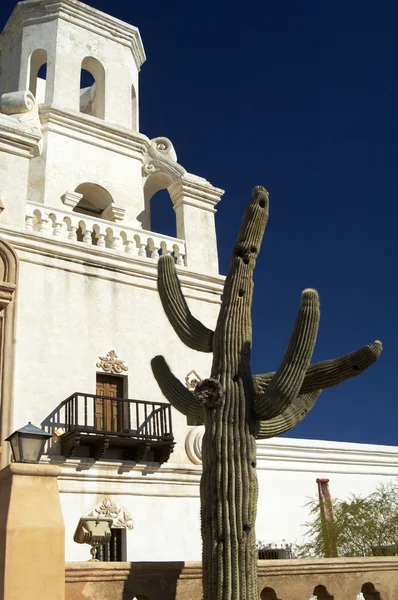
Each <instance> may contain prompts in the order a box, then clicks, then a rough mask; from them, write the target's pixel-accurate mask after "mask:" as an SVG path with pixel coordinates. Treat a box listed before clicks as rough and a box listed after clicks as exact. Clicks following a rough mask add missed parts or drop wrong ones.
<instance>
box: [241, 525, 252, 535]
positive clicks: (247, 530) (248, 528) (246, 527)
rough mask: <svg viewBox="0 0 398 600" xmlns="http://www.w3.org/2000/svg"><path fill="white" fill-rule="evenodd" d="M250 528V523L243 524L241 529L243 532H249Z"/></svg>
mask: <svg viewBox="0 0 398 600" xmlns="http://www.w3.org/2000/svg"><path fill="white" fill-rule="evenodd" d="M250 530H251V527H250V525H243V531H244V532H245V533H249V532H250Z"/></svg>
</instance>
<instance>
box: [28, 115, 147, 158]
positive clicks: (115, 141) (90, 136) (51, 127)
mask: <svg viewBox="0 0 398 600" xmlns="http://www.w3.org/2000/svg"><path fill="white" fill-rule="evenodd" d="M39 114H40V119H41V123H42V130H43V132H55V133H57V134H59V135H64V136H65V137H68V138H72V139H75V140H78V141H80V142H83V143H84V144H89V145H90V146H96V147H98V148H102V149H104V150H110V151H112V152H116V153H117V154H121V155H123V156H128V157H129V158H135V159H136V160H139V161H140V162H142V161H143V157H144V156H145V154H146V152H147V149H148V146H149V145H150V141H149V138H148V137H147V136H146V135H143V134H142V133H139V132H137V131H132V130H130V129H126V128H125V127H121V126H119V125H116V124H113V123H107V122H106V121H101V120H100V119H97V118H95V117H92V116H91V115H85V114H84V113H81V112H76V111H72V110H67V109H61V108H56V107H54V106H45V105H40V107H39Z"/></svg>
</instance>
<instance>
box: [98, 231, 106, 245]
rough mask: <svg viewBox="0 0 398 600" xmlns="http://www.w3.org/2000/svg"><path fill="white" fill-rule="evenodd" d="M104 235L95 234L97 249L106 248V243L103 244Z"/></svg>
mask: <svg viewBox="0 0 398 600" xmlns="http://www.w3.org/2000/svg"><path fill="white" fill-rule="evenodd" d="M105 236H106V234H105V233H98V234H97V240H98V241H97V246H98V247H99V248H105V247H106V242H105Z"/></svg>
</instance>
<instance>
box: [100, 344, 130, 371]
mask: <svg viewBox="0 0 398 600" xmlns="http://www.w3.org/2000/svg"><path fill="white" fill-rule="evenodd" d="M99 359H100V360H99V362H97V367H98V368H99V369H102V370H103V371H105V373H116V374H118V375H119V374H120V373H123V371H128V366H127V365H125V364H124V360H121V359H120V358H118V357H117V354H116V352H115V351H114V350H111V351H110V352H108V354H107V355H106V356H99Z"/></svg>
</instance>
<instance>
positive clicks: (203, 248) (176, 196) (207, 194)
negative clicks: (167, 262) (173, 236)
mask: <svg viewBox="0 0 398 600" xmlns="http://www.w3.org/2000/svg"><path fill="white" fill-rule="evenodd" d="M168 191H169V194H170V197H171V199H172V201H173V205H174V211H175V213H176V220H177V237H178V238H181V239H183V240H185V242H186V247H187V255H186V265H187V266H188V267H190V268H192V269H194V270H195V271H196V270H197V271H202V272H206V273H212V274H214V275H218V253H217V237H216V228H215V222H214V214H215V212H216V209H215V206H216V204H217V203H218V202H219V201H220V199H221V196H222V195H223V193H224V191H223V190H220V189H218V188H216V187H213V186H212V185H211V184H210V183H209V182H208V181H206V180H205V179H202V178H200V177H196V176H194V175H190V174H188V173H187V174H185V175H184V176H183V177H182V178H181V179H179V180H178V181H175V182H174V183H173V184H172V185H171V186H170V187H169V188H168Z"/></svg>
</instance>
